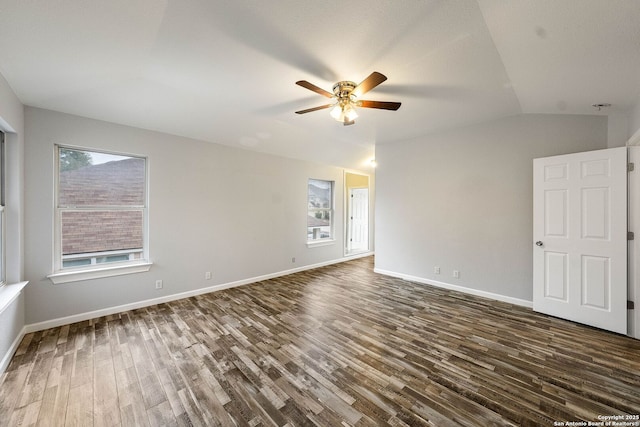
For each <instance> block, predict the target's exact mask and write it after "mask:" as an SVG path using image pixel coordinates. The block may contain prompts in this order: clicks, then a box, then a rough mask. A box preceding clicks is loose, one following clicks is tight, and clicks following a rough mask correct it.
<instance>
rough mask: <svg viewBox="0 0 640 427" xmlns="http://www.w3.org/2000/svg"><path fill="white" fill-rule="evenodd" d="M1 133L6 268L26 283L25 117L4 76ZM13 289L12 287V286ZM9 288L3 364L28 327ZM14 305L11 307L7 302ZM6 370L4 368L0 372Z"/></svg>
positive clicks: (10, 277) (0, 335)
mask: <svg viewBox="0 0 640 427" xmlns="http://www.w3.org/2000/svg"><path fill="white" fill-rule="evenodd" d="M0 130H3V131H5V132H10V133H7V135H6V136H7V138H6V144H5V149H6V154H7V159H6V162H5V164H6V168H7V169H6V179H7V187H6V200H5V202H6V221H7V224H6V233H7V236H6V237H7V247H6V266H7V282H8V283H10V284H13V283H16V282H20V281H22V280H23V265H24V264H23V249H22V248H23V246H22V241H23V226H22V224H23V222H22V218H23V184H24V183H23V164H24V162H23V159H24V144H23V135H24V113H23V107H22V103H21V102H20V101H19V100H18V98H17V97H16V95H15V94H14V93H13V91H12V90H11V88H10V87H9V85H8V84H7V82H6V80H4V77H2V75H0ZM9 286H10V285H9ZM8 294H12V295H14V294H13V292H12V291H9V289H8V286H7V287H4V288H2V289H0V361H3V360H6V357H9V356H10V355H9V354H8V353H9V352H11V351H12V350H13V346H14V345H15V344H16V340H17V339H19V337H20V335H21V332H22V330H23V328H24V325H25V318H24V294H20V295H18V296H17V297H16V298H15V299H14V298H13V297H12V298H8V296H7V295H8ZM9 300H10V301H11V302H10V303H7V301H9ZM1 371H2V366H0V372H1Z"/></svg>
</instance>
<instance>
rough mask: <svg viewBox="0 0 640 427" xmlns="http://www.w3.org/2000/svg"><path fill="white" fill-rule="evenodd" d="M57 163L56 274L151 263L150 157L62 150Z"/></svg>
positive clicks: (67, 148) (59, 147)
mask: <svg viewBox="0 0 640 427" xmlns="http://www.w3.org/2000/svg"><path fill="white" fill-rule="evenodd" d="M57 159H58V161H57V181H56V183H57V186H56V203H57V208H56V260H55V261H56V266H55V270H56V271H57V272H61V271H65V270H82V271H85V270H87V269H100V268H102V267H107V266H109V267H110V266H117V265H121V266H122V265H129V264H139V263H142V262H146V260H147V258H148V257H147V249H146V243H145V242H146V241H147V239H146V222H147V219H146V218H147V207H146V206H147V203H146V188H147V184H146V181H147V173H146V159H145V158H143V157H135V156H129V155H122V154H112V153H102V152H97V151H88V150H83V149H77V148H69V147H62V146H58V147H57ZM52 276H55V274H54V275H52ZM55 282H56V281H55V280H54V283H55Z"/></svg>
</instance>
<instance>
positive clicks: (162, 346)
mask: <svg viewBox="0 0 640 427" xmlns="http://www.w3.org/2000/svg"><path fill="white" fill-rule="evenodd" d="M372 264H373V260H372V258H363V259H359V260H354V261H350V262H348V263H343V264H338V265H334V266H329V267H324V268H320V269H316V270H311V271H306V272H302V273H297V274H293V275H290V276H286V277H281V278H278V279H273V280H268V281H264V282H260V283H256V284H253V285H248V286H244V287H239V288H235V289H229V290H225V291H220V292H216V293H212V294H207V295H202V296H198V297H193V298H188V299H184V300H180V301H176V302H172V303H167V304H160V305H156V306H152V307H148V308H144V309H139V310H134V311H128V312H124V313H120V314H117V315H111V316H106V317H101V318H97V319H93V320H91V321H85V322H80V323H74V324H72V325H67V326H62V327H59V328H53V329H49V330H45V331H41V332H36V333H32V334H28V335H27V336H25V337H24V339H23V341H22V343H21V344H20V346H19V348H18V350H17V352H16V354H15V356H14V357H13V359H12V362H11V364H10V365H9V367H8V369H7V371H6V372H5V373H4V374H3V375H2V376H0V425H9V426H18V425H43V426H64V425H69V426H71V425H76V426H91V425H93V426H119V425H123V426H149V425H151V426H201V425H202V426H206V425H213V426H305V425H317V426H374V425H390V426H458V425H463V426H553V425H554V422H556V423H560V422H566V421H573V422H577V421H581V420H583V421H586V422H588V421H591V422H595V421H598V420H599V418H598V417H599V416H612V415H625V414H626V415H629V416H630V418H631V419H630V420H627V421H630V422H634V420H633V417H634V416H636V415H638V414H640V341H637V340H633V339H630V338H627V337H623V336H620V335H616V334H611V333H607V332H603V331H599V330H596V329H593V328H589V327H586V326H581V325H577V324H574V323H570V322H567V321H563V320H560V319H555V318H551V317H547V316H543V315H539V314H536V313H533V312H532V311H531V310H529V309H525V308H522V307H518V306H513V305H510V304H505V303H500V302H495V301H491V300H487V299H483V298H479V297H473V296H469V295H465V294H461V293H457V292H451V291H446V290H442V289H438V288H433V287H430V286H425V285H420V284H415V283H411V282H407V281H403V280H398V279H394V278H389V277H385V276H381V275H378V274H375V273H373V271H372V270H373V268H372V267H373V266H372ZM623 421H624V419H623ZM556 425H559V424H556ZM574 425H576V424H574ZM577 425H579V424H577ZM630 425H633V424H630ZM636 425H640V422H639V423H638V424H636Z"/></svg>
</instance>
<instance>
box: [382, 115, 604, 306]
mask: <svg viewBox="0 0 640 427" xmlns="http://www.w3.org/2000/svg"><path fill="white" fill-rule="evenodd" d="M606 147H607V118H606V117H604V116H575V115H572V116H570V115H520V116H514V117H508V118H505V119H501V120H496V121H493V122H488V123H483V124H479V125H475V126H470V127H467V128H463V129H456V130H452V131H449V132H445V133H440V134H437V135H431V136H427V137H423V138H419V139H416V140H412V141H408V142H403V143H390V144H384V145H379V146H377V147H376V160H377V162H378V168H377V170H376V193H377V194H376V200H377V202H376V261H375V263H376V269H377V270H382V271H386V272H391V273H394V274H397V275H406V276H413V277H415V278H420V279H423V280H431V281H439V282H443V283H444V284H451V285H457V286H462V287H465V288H469V289H471V290H475V291H480V293H489V294H493V295H498V296H505V297H508V298H515V299H518V300H521V301H531V300H532V256H533V249H532V248H533V241H532V232H533V219H532V210H533V203H532V192H533V187H532V185H533V184H532V175H533V167H532V160H533V159H534V158H537V157H546V156H552V155H557V154H566V153H573V152H579V151H588V150H595V149H601V148H606ZM435 266H439V267H440V268H441V274H440V275H436V274H434V267H435ZM454 269H456V270H459V271H460V278H459V279H454V278H453V277H452V272H453V270H454Z"/></svg>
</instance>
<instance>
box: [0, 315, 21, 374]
mask: <svg viewBox="0 0 640 427" xmlns="http://www.w3.org/2000/svg"><path fill="white" fill-rule="evenodd" d="M26 333H27V327H26V326H25V327H23V328H22V330H21V331H20V333H19V334H18V336H17V337H16V339H15V340H13V343H12V344H11V347H9V350H7V352H6V353H5V354H4V357H3V358H2V361H0V375H2V374H3V373H4V371H5V370H6V369H7V367H8V366H9V363H10V362H11V359H13V355H14V353H15V352H16V350H17V349H18V346H19V345H20V341H22V338H24V336H25V334H26Z"/></svg>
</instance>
